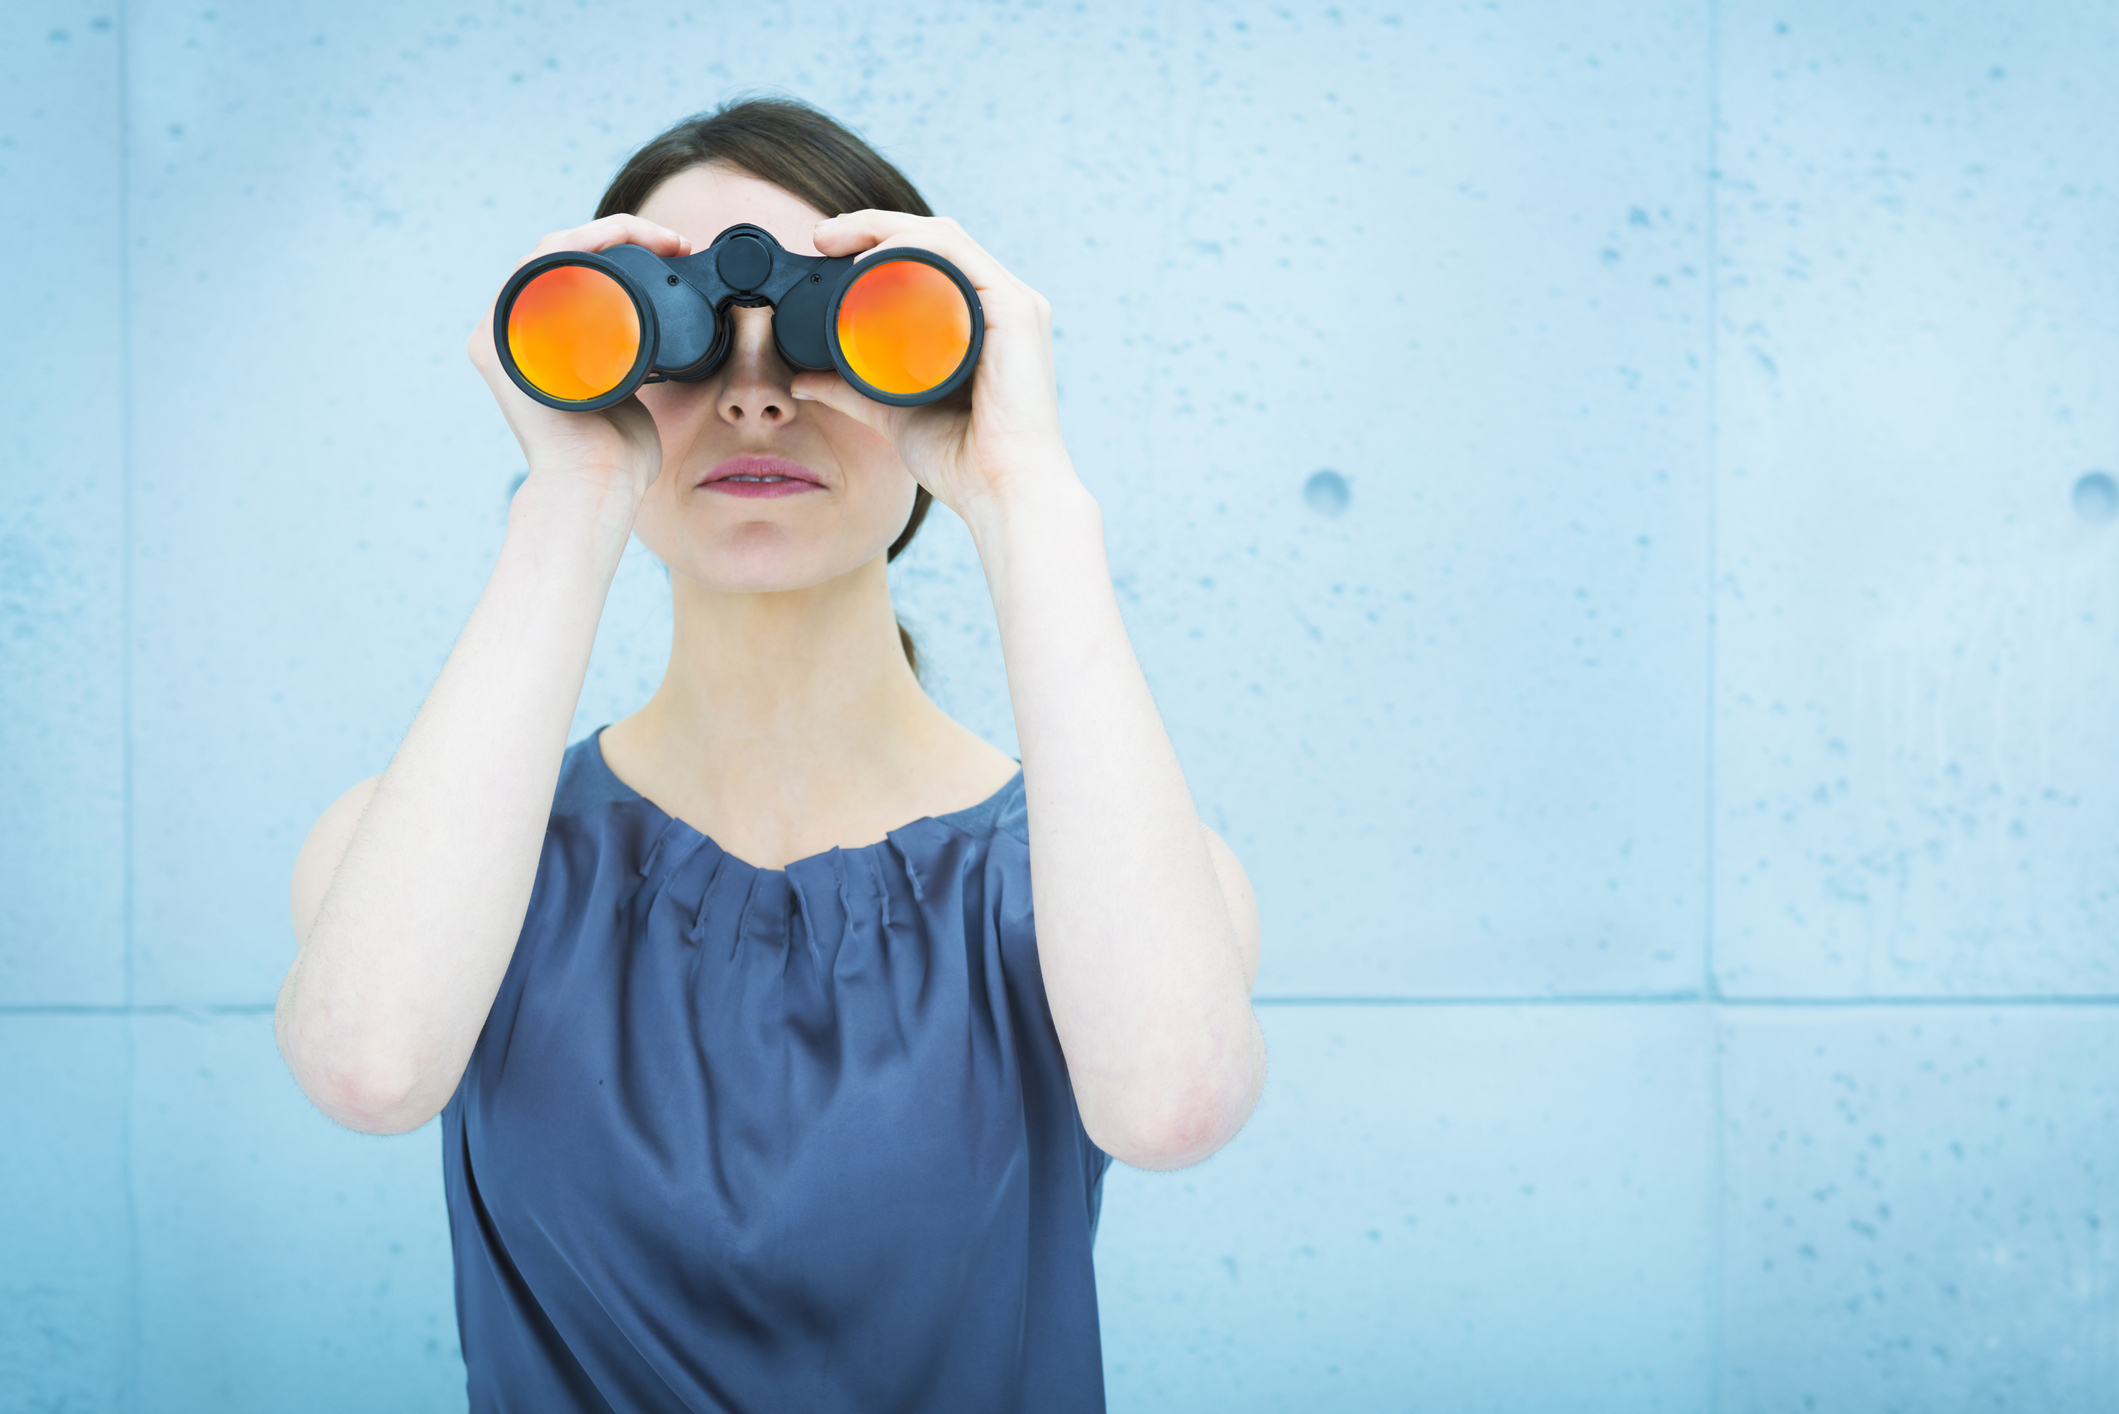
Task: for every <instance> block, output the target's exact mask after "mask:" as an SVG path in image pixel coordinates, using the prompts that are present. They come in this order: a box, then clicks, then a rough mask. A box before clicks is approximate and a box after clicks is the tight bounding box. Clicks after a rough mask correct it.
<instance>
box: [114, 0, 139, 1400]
mask: <svg viewBox="0 0 2119 1414" xmlns="http://www.w3.org/2000/svg"><path fill="white" fill-rule="evenodd" d="M131 37H132V9H131V6H130V4H129V3H128V0H118V4H117V76H118V154H117V156H118V270H117V277H118V369H117V374H118V376H117V380H116V381H117V384H118V437H119V442H118V456H119V464H120V472H119V496H120V509H119V531H118V541H119V545H120V546H121V553H122V555H123V562H122V563H121V564H120V566H119V571H118V572H119V599H120V603H119V610H118V622H119V626H120V639H119V644H118V703H119V708H118V710H119V748H118V751H119V794H120V800H121V805H120V809H121V811H122V817H121V818H122V830H123V836H122V839H121V842H120V845H119V858H120V861H121V864H120V867H121V869H122V870H123V873H124V879H123V882H122V885H121V891H122V903H121V905H120V907H121V909H122V913H123V934H124V944H125V946H124V953H123V958H124V967H123V972H122V975H123V979H124V996H125V1014H124V1018H123V1023H122V1026H123V1030H124V1033H125V1039H124V1050H123V1054H124V1060H125V1087H124V1103H125V1113H124V1115H123V1116H122V1124H121V1134H122V1143H121V1146H120V1151H119V1152H120V1155H121V1162H122V1164H123V1167H124V1181H123V1184H122V1191H123V1193H124V1199H125V1375H124V1378H125V1393H124V1407H125V1409H126V1410H127V1414H137V1411H138V1410H139V1407H140V1203H139V1189H138V1185H137V1182H136V1178H135V1145H134V1138H133V1114H134V1111H135V1109H136V1108H137V1105H136V1103H135V1101H136V1098H137V1096H136V1094H135V1091H136V1088H137V1086H138V1077H139V1057H138V1047H137V1043H136V1039H135V1037H134V1035H133V1029H134V1017H135V1016H136V1015H137V1012H136V1010H135V1003H136V1002H137V1000H138V994H137V991H136V989H135V985H134V959H135V954H136V952H137V947H136V937H137V934H138V905H137V900H136V898H135V879H136V877H137V874H138V869H137V867H136V866H137V859H138V856H137V851H136V848H135V834H136V830H135V826H134V822H133V803H134V775H135V771H134V759H133V758H134V746H133V733H134V720H133V661H132V656H133V602H134V592H133V554H134V547H135V540H134V526H133V461H134V458H133V420H132V412H133V409H132V44H131Z"/></svg>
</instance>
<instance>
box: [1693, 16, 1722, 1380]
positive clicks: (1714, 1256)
mask: <svg viewBox="0 0 2119 1414" xmlns="http://www.w3.org/2000/svg"><path fill="white" fill-rule="evenodd" d="M1706 10H1707V180H1706V193H1707V271H1706V275H1707V345H1706V350H1705V356H1706V360H1707V369H1706V382H1707V665H1706V666H1707V683H1706V687H1707V721H1706V731H1705V733H1704V734H1703V741H1704V744H1705V747H1706V757H1707V759H1706V761H1705V763H1704V776H1705V782H1706V789H1705V791H1704V792H1703V796H1704V802H1705V805H1706V819H1705V821H1704V822H1703V829H1702V835H1703V838H1704V839H1705V842H1706V859H1707V878H1706V883H1705V887H1704V888H1703V889H1702V890H1701V894H1702V897H1703V898H1704V900H1705V904H1706V909H1705V917H1704V919H1703V924H1704V926H1703V927H1702V928H1701V930H1700V953H1701V969H1700V970H1701V973H1702V976H1701V979H1700V986H1701V990H1702V991H1703V992H1704V993H1705V994H1706V997H1707V1001H1708V1006H1707V1045H1708V1052H1707V1072H1708V1084H1709V1085H1710V1086H1712V1087H1713V1089H1712V1096H1711V1100H1710V1103H1711V1105H1712V1109H1711V1110H1710V1111H1709V1121H1710V1123H1711V1124H1712V1125H1713V1133H1712V1134H1711V1135H1710V1136H1709V1140H1710V1143H1711V1144H1712V1146H1713V1147H1712V1148H1711V1149H1710V1150H1709V1151H1708V1156H1707V1162H1708V1181H1709V1187H1708V1200H1707V1221H1708V1235H1707V1350H1706V1367H1707V1408H1708V1409H1709V1410H1710V1411H1711V1414H1721V1409H1722V1357H1723V1354H1724V1352H1725V1351H1726V1349H1727V1346H1728V1342H1727V1312H1726V1310H1725V1309H1724V1308H1725V1305H1726V1303H1727V1300H1728V1279H1727V1270H1726V1263H1727V1260H1728V1250H1727V1249H1728V1229H1729V1222H1728V1209H1729V1194H1728V1182H1729V1172H1728V1154H1729V1114H1728V1097H1727V1091H1726V1086H1725V1084H1724V1076H1723V1068H1722V1008H1721V1006H1720V1005H1719V1002H1720V993H1721V979H1720V977H1719V976H1718V975H1717V972H1716V968H1715V958H1714V930H1715V893H1714V885H1715V879H1716V877H1717V873H1718V871H1717V858H1716V855H1715V838H1714V824H1715V787H1716V781H1715V770H1714V763H1715V749H1716V741H1715V708H1716V703H1717V698H1718V691H1717V689H1718V684H1719V682H1720V658H1719V653H1720V648H1721V643H1720V631H1721V616H1720V615H1719V614H1718V613H1717V612H1716V609H1717V606H1718V604H1719V602H1720V594H1721V560H1720V549H1721V543H1720V538H1719V537H1720V521H1719V513H1720V509H1721V507H1720V502H1719V498H1718V496H1717V495H1716V492H1717V491H1718V490H1719V488H1720V486H1721V465H1722V458H1721V396H1722V389H1721V360H1720V358H1719V350H1720V348H1721V342H1722V311H1721V284H1722V247H1721V239H1722V230H1721V206H1722V200H1721V197H1722V193H1721V182H1722V146H1721V144H1722V133H1721V128H1722V16H1721V4H1720V0H1706Z"/></svg>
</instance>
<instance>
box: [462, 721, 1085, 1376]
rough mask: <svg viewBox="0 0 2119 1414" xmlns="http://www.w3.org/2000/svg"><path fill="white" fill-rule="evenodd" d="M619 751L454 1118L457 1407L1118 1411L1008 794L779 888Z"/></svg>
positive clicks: (581, 794) (592, 756)
mask: <svg viewBox="0 0 2119 1414" xmlns="http://www.w3.org/2000/svg"><path fill="white" fill-rule="evenodd" d="M600 735H601V733H600V731H599V732H598V733H595V734H592V735H590V736H588V737H585V738H583V739H582V740H581V741H578V742H576V743H574V745H572V746H571V747H569V748H568V749H567V752H566V757H565V762H564V765H563V766H562V767H561V770H560V776H559V789H558V791H557V794H556V798H555V800H554V802H553V806H552V817H551V821H550V824H549V826H548V827H547V831H546V834H545V843H544V854H543V857H542V859H541V860H540V861H539V863H538V868H537V883H536V887H535V889H534V890H533V891H532V893H531V895H530V908H529V914H528V917H527V918H526V919H525V921H524V923H523V928H522V937H521V940H520V941H519V942H518V943H517V944H516V947H515V955H514V958H513V960H512V961H511V962H510V963H509V964H508V972H507V977H506V979H505V980H504V981H503V982H502V983H501V986H500V994H499V996H498V997H496V998H495V999H494V1002H493V1010H492V1013H491V1015H490V1016H489V1017H488V1018H487V1021H486V1026H485V1030H484V1032H483V1033H482V1034H481V1035H480V1036H479V1040H478V1046H477V1049H476V1050H474V1051H473V1052H472V1054H471V1062H470V1065H469V1066H468V1067H467V1068H466V1069H465V1071H464V1077H463V1081H462V1083H461V1084H460V1085H459V1086H458V1088H457V1091H456V1094H455V1096H454V1097H453V1098H452V1099H451V1100H450V1101H449V1104H448V1107H447V1108H446V1109H444V1110H443V1111H442V1153H443V1160H442V1162H443V1170H444V1178H445V1182H446V1184H447V1191H448V1204H449V1230H450V1236H451V1240H452V1242H453V1244H454V1247H455V1254H456V1310H457V1323H458V1328H459V1330H460V1333H461V1335H462V1339H463V1351H464V1361H465V1363H466V1364H467V1365H468V1367H469V1370H470V1395H471V1408H472V1409H473V1410H474V1411H489V1410H507V1411H511V1414H521V1412H522V1411H566V1410H595V1411H622V1412H623V1414H630V1411H635V1410H654V1411H662V1410H668V1411H697V1414H706V1411H717V1414H718V1411H744V1414H763V1411H774V1414H792V1411H808V1410H816V1411H834V1414H836V1412H837V1411H855V1410H858V1411H863V1412H864V1414H884V1412H885V1411H895V1410H936V1411H963V1412H964V1414H973V1412H974V1411H976V1414H988V1411H1004V1410H1006V1411H1024V1414H1031V1412H1032V1411H1035V1414H1045V1411H1063V1410H1064V1411H1070V1412H1071V1411H1080V1410H1101V1409H1102V1408H1103V1407H1104V1397H1103V1365H1102V1356H1101V1352H1100V1348H1099V1345H1098V1339H1097V1320H1096V1284H1095V1274H1094V1271H1093V1269H1092V1266H1091V1261H1090V1244H1091V1242H1092V1240H1093V1238H1094V1236H1095V1228H1096V1216H1097V1206H1098V1200H1099V1197H1100V1193H1101V1189H1102V1184H1103V1176H1104V1171H1105V1169H1106V1168H1107V1167H1108V1166H1109V1163H1110V1160H1109V1158H1108V1156H1106V1155H1105V1154H1104V1153H1103V1152H1102V1151H1100V1150H1099V1149H1098V1148H1097V1147H1096V1146H1095V1144H1094V1143H1092V1142H1091V1141H1090V1139H1089V1136H1088V1134H1087V1133H1086V1132H1085V1131H1084V1130H1083V1128H1082V1124H1081V1119H1080V1116H1079V1114H1078V1113H1077V1111H1076V1109H1075V1105H1074V1092H1073V1089H1072V1088H1071V1086H1070V1085H1069V1083H1068V1079H1067V1067H1066V1062H1065V1060H1064V1058H1063V1057H1062V1056H1061V1054H1060V1047H1059V1039H1058V1037H1057V1036H1056V1034H1055V1033H1054V1031H1053V1027H1052V1016H1051V1013H1050V1011H1049V1010H1048V1009H1047V1008H1046V1004H1045V989H1044V981H1043V978H1042V977H1041V975H1040V973H1039V971H1038V956H1037V936H1036V932H1035V929H1034V926H1033V923H1032V919H1031V910H1030V853H1029V846H1028V844H1027V842H1026V834H1025V828H1024V806H1023V778H1022V774H1021V772H1017V774H1016V775H1015V777H1014V779H1012V780H1011V781H1010V782H1009V783H1008V784H1007V785H1006V786H1004V787H1002V788H1001V790H1000V791H998V792H997V793H996V794H994V795H993V796H992V797H991V798H989V799H988V800H986V801H984V802H982V803H981V804H979V805H975V806H973V807H971V808H970V809H968V810H961V811H957V812H956V813H954V814H951V815H944V816H940V817H935V816H929V817H927V818H925V819H921V820H916V821H914V822H913V823H911V824H909V825H906V826H905V827H903V828H902V829H897V830H893V831H891V832H890V834H889V836H888V837H887V838H886V839H884V840H883V841H881V842H880V843H877V844H872V845H866V846H863V847H861V848H859V849H833V850H829V851H827V852H825V853H823V854H818V855H813V856H811V857H810V858H807V859H798V860H796V861H795V862H794V863H792V864H790V865H789V866H788V867H787V868H786V869H785V870H777V869H758V868H754V867H753V866H751V865H749V864H746V863H744V862H743V861H742V860H740V859H737V858H735V857H734V856H733V855H730V854H727V853H725V852H723V851H722V850H721V849H720V847H719V846H717V845H716V844H715V843H714V842H713V841H712V840H710V839H708V838H707V837H706V836H704V835H702V834H700V833H699V832H698V831H697V830H694V829H693V828H692V827H691V826H689V825H687V824H685V823H684V822H683V821H681V820H677V819H673V818H672V817H670V816H669V815H666V814H664V813H663V812H662V811H661V810H660V809H658V808H657V807H656V806H654V805H653V804H651V803H650V802H649V801H647V800H646V799H645V798H644V797H642V796H641V795H639V794H638V793H637V792H635V791H633V790H632V789H631V788H629V787H628V786H626V785H625V783H624V782H622V781H620V780H619V779H618V778H617V777H616V776H614V775H613V774H612V773H611V770H610V768H609V767H608V766H607V765H605V764H604V760H603V751H602V747H601V745H600V744H599V741H598V737H599V736H600Z"/></svg>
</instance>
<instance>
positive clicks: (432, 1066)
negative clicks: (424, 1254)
mask: <svg viewBox="0 0 2119 1414" xmlns="http://www.w3.org/2000/svg"><path fill="white" fill-rule="evenodd" d="M621 240H631V241H635V242H637V243H638V244H641V245H646V246H649V247H650V248H652V249H655V250H657V251H658V252H659V253H661V254H666V255H667V254H681V253H682V252H683V251H684V249H686V247H685V245H684V243H683V241H682V240H681V239H680V238H679V237H677V236H674V235H672V234H671V233H670V232H668V231H665V230H663V229H662V228H661V227H659V226H651V225H649V224H648V223H646V222H641V221H637V220H635V218H632V217H612V218H609V219H608V220H606V221H600V222H596V223H593V224H592V225H589V226H585V227H582V228H580V229H579V230H576V231H570V232H566V233H564V234H562V235H557V236H550V237H547V238H546V240H545V242H544V243H543V245H541V246H540V247H539V250H540V251H543V250H546V249H562V248H564V249H587V250H601V249H604V248H606V247H608V246H610V245H613V244H616V243H618V242H619V241H621ZM491 327H492V326H491V323H490V321H489V322H487V323H486V324H485V325H483V326H482V327H481V328H479V329H478V330H476V331H474V332H473V334H472V336H471V353H472V359H473V362H474V363H476V364H477V365H478V366H479V369H480V371H481V372H482V373H484V374H485V376H486V380H487V382H488V383H489V384H490V385H491V386H492V387H493V390H494V394H495V396H496V397H497V398H499V399H500V402H501V406H502V410H503V411H504V412H505V413H506V414H507V417H508V420H509V422H510V423H511V424H512V425H513V426H514V429H515V432H516V436H517V438H518V439H519V440H520V441H521V443H522V445H523V448H524V452H525V455H526V456H527V457H528V458H529V462H530V474H529V477H528V478H527V479H526V480H525V481H524V483H523V486H522V488H521V490H519V491H517V492H516V494H515V500H514V504H513V506H512V508H511V509H510V511H509V514H508V533H507V539H506V541H505V542H504V543H503V544H502V546H501V551H500V558H499V561H498V563H496V564H495V566H494V568H493V576H492V578H491V579H490V580H489V581H488V582H487V584H486V589H485V593H484V594H483V595H481V596H480V598H479V601H478V606H477V608H476V609H474V610H473V611H472V614H471V618H470V622H469V623H468V624H466V625H465V627H464V631H463V634H462V636H461V637H460V638H458V639H457V641H456V646H455V648H454V649H452V650H451V652H450V654H449V659H448V662H447V663H446V664H445V665H444V666H443V668H442V671H441V676H440V678H439V679H438V680H437V681H436V682H435V684H434V689H433V691H432V692H430V693H429V694H428V695H427V700H426V702H425V703H424V704H423V705H422V706H421V708H420V710H419V715H418V716H417V717H416V718H415V719H414V720H413V723H412V727H411V730H410V731H409V732H407V733H406V735H405V740H404V743H403V745H401V746H400V747H399V748H398V750H397V754H396V756H394V757H393V758H392V759H391V761H390V767H389V769H388V770H387V771H386V772H384V773H383V775H382V776H381V778H380V779H379V780H377V781H375V782H374V783H373V785H372V787H371V786H370V785H369V783H365V782H364V783H363V785H362V786H359V787H356V788H355V789H354V790H353V791H350V792H348V793H347V795H346V796H345V797H343V798H341V800H340V801H339V803H337V804H336V805H334V806H333V807H332V808H331V810H329V811H327V812H326V813H325V816H324V818H323V819H322V820H320V821H319V822H318V823H317V827H316V829H315V830H314V831H313V832H312V833H311V835H310V838H309V841H308V843H306V844H305V845H304V846H303V848H302V854H301V858H300V859H299V861H298V862H297V864H296V867H295V879H294V887H293V910H294V917H295V929H296V934H297V937H298V938H299V940H300V950H299V952H298V953H297V954H296V957H295V960H294V965H293V967H292V968H290V969H289V971H288V973H287V980H286V982H285V984H284V985H282V987H281V988H280V998H279V1007H278V1011H277V1015H276V1023H277V1030H278V1034H279V1042H280V1051H281V1053H282V1054H283V1055H285V1056H286V1058H287V1064H288V1066H289V1067H290V1068H291V1069H292V1070H293V1071H294V1076H295V1079H296V1081H297V1082H299V1083H300V1085H301V1087H302V1089H303V1091H304V1092H306V1093H307V1094H308V1096H309V1098H310V1099H312V1100H314V1101H315V1102H316V1104H317V1106H318V1108H320V1109H322V1110H323V1111H324V1113H326V1114H328V1115H330V1116H331V1117H332V1118H333V1119H335V1120H338V1121H339V1122H340V1123H341V1124H346V1125H350V1126H351V1127H353V1128H355V1129H363V1130H368V1131H370V1132H372V1133H378V1134H394V1133H400V1132H402V1131H404V1130H408V1129H413V1128H416V1127H417V1126H419V1125H421V1124H424V1123H425V1122H426V1121H427V1120H428V1119H430V1118H432V1117H433V1116H434V1114H435V1113H436V1112H438V1111H439V1110H440V1109H441V1107H442V1106H443V1105H445V1104H447V1103H448V1099H449V1096H450V1095H451V1094H452V1093H453V1092H454V1091H455V1089H456V1085H457V1082H458V1080H459V1079H460V1078H461V1077H462V1075H463V1070H464V1066H465V1065H466V1064H467V1063H468V1062H469V1060H470V1056H471V1050H472V1047H473V1046H474V1045H475V1044H476V1043H477V1041H478V1034H479V1032H480V1030H481V1029H482V1028H483V1027H484V1026H485V1021H486V1014H487V1013H488V1012H489V1011H490V1010H491V1009H492V1006H493V998H494V995H495V994H496V993H497V992H498V991H499V990H500V982H501V978H502V977H503V976H505V975H506V973H507V969H508V960H509V958H510V957H511V956H512V955H513V953H514V950H515V942H516V939H517V937H518V936H519V935H520V934H521V931H522V923H523V918H524V915H525V914H526V913H527V912H528V909H529V901H530V890H531V886H532V885H533V884H534V883H535V882H536V878H537V863H538V858H539V856H540V854H541V853H542V851H543V845H544V832H545V825H546V821H547V819H548V818H549V817H550V814H551V809H552V794H553V790H554V788H555V787H556V785H557V783H558V779H559V764H560V758H561V756H562V754H563V753H564V751H565V749H566V733H567V727H568V725H569V723H570V722H571V721H572V720H573V716H574V708H575V704H576V703H577V702H578V701H579V700H580V697H581V685H582V680H583V678H584V676H585V675H586V673H587V671H588V660H589V649H590V648H591V646H592V645H593V644H594V642H595V637H596V622H597V618H598V616H599V615H600V614H601V612H602V608H603V602H604V598H605V596H606V595H607V593H608V592H609V589H610V584H611V580H612V577H613V576H614V575H615V574H616V572H617V568H618V561H619V558H620V556H621V555H623V554H624V552H625V546H626V539H627V537H628V535H630V534H631V530H632V524H633V514H634V511H635V509H636V508H637V507H638V505H639V502H640V498H641V496H642V494H643V493H644V491H645V489H646V487H647V485H648V483H649V482H650V481H652V480H653V479H654V476H655V474H656V471H657V470H658V469H659V467H660V464H661V448H660V443H659V441H658V440H657V437H656V432H655V426H654V421H653V419H652V418H650V417H649V415H648V413H647V410H646V409H645V408H643V407H641V406H640V405H639V404H638V403H636V402H633V401H630V400H628V401H627V402H624V403H621V404H619V405H617V406H616V407H613V408H611V409H608V410H607V411H606V412H605V413H601V414H594V413H564V412H557V411H554V410H552V409H549V408H545V407H542V406H541V405H539V404H537V403H535V402H533V401H532V400H531V399H529V398H527V397H525V396H523V395H522V394H521V393H520V392H518V391H517V390H516V389H515V388H514V387H513V386H512V385H511V384H510V383H509V382H508V380H507V378H506V377H505V375H503V374H501V373H500V371H499V369H498V367H497V361H496V359H495V358H494V355H493V351H492V343H493V340H492V335H491V333H490V332H489V331H490V329H491ZM364 796H365V799H364V798H363V797H364Z"/></svg>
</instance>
